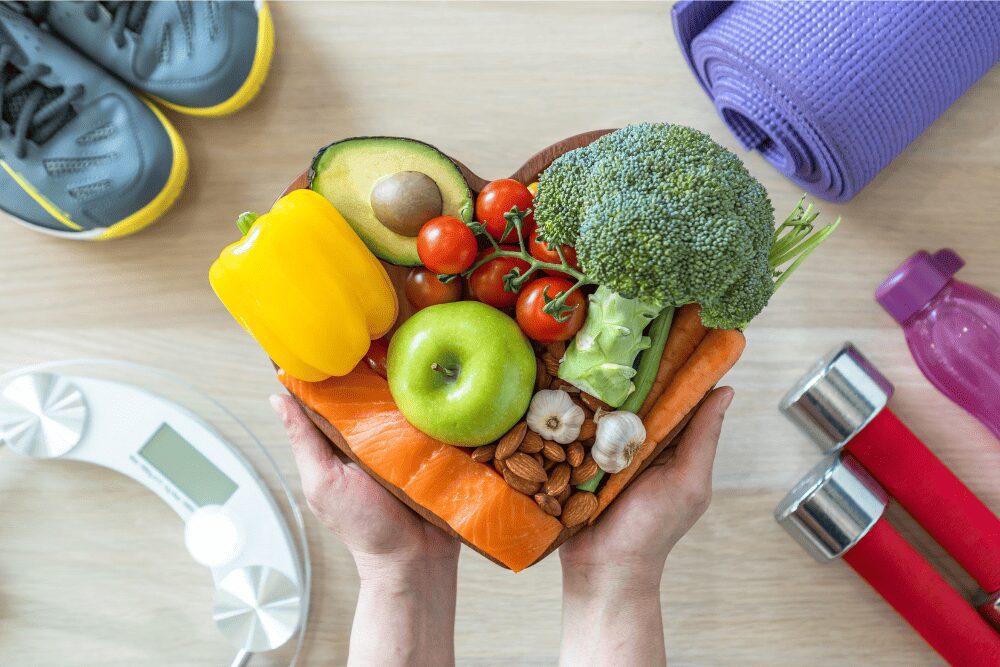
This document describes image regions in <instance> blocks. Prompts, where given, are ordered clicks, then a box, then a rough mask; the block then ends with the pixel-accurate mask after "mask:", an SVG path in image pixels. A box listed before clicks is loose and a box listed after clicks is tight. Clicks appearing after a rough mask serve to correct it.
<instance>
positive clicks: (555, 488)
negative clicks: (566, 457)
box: [542, 463, 571, 502]
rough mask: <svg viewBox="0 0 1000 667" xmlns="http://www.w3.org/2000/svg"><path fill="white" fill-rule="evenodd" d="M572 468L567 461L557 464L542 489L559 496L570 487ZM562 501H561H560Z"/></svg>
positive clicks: (551, 494)
mask: <svg viewBox="0 0 1000 667" xmlns="http://www.w3.org/2000/svg"><path fill="white" fill-rule="evenodd" d="M570 472H571V471H570V468H569V466H568V465H567V464H565V463H560V464H558V465H556V467H555V468H553V469H552V471H551V472H550V473H549V480H548V481H547V482H545V484H543V485H542V491H544V492H545V493H547V494H549V495H550V496H557V497H558V496H559V494H561V493H562V492H563V491H565V490H566V489H568V488H569V476H570ZM560 502H561V501H560Z"/></svg>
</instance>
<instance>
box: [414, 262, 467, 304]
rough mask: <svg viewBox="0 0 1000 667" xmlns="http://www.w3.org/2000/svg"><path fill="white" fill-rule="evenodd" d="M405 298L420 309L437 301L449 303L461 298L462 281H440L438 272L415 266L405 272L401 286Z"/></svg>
mask: <svg viewBox="0 0 1000 667" xmlns="http://www.w3.org/2000/svg"><path fill="white" fill-rule="evenodd" d="M403 290H404V291H405V292H406V300H407V301H409V302H410V304H411V305H412V306H413V307H414V308H416V309H417V310H420V309H421V308H426V307H428V306H435V305H437V304H439V303H451V302H452V301H458V300H459V299H461V298H462V283H461V282H460V281H458V280H450V281H448V282H446V283H443V282H441V279H440V278H438V274H437V273H435V272H434V271H431V270H429V269H425V268H424V267H422V266H415V267H413V268H412V269H410V272H409V273H408V274H406V284H405V285H404V287H403Z"/></svg>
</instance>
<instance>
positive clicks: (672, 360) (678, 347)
mask: <svg viewBox="0 0 1000 667" xmlns="http://www.w3.org/2000/svg"><path fill="white" fill-rule="evenodd" d="M699 310H700V306H699V305H698V304H696V303H689V304H688V305H686V306H681V307H680V308H678V309H677V312H676V313H675V315H674V317H673V321H672V322H671V324H670V335H669V336H667V344H666V345H665V346H664V348H663V354H661V355H660V364H659V368H657V369H656V378H655V379H654V380H653V386H652V387H650V389H649V393H648V394H646V398H645V400H644V401H643V402H642V407H641V408H639V411H638V415H639V416H640V417H645V416H646V415H647V414H648V413H649V411H650V409H652V407H653V405H654V404H655V403H656V401H657V399H659V398H660V396H661V395H662V394H663V392H664V391H665V390H666V388H667V387H668V386H669V385H670V383H671V382H673V379H674V376H675V375H677V371H679V370H680V369H681V366H683V365H684V362H685V361H687V360H688V358H690V356H691V355H692V354H694V351H695V348H697V347H698V344H699V343H701V339H702V338H704V337H705V334H706V333H708V329H707V328H706V327H705V325H704V324H702V323H701V318H700V317H699V315H698V311H699ZM626 404H628V401H626Z"/></svg>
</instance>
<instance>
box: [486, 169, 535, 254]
mask: <svg viewBox="0 0 1000 667" xmlns="http://www.w3.org/2000/svg"><path fill="white" fill-rule="evenodd" d="M532 199H533V195H532V194H531V191H529V190H528V188H526V187H525V186H524V184H523V183H519V182H518V181H515V180H514V179H513V178H501V179H499V180H496V181H492V182H490V183H489V184H487V185H486V187H484V188H483V189H482V191H481V192H480V193H479V196H478V197H476V220H478V221H479V222H480V223H482V225H483V226H484V227H485V229H486V233H487V234H489V235H490V236H491V237H493V238H494V239H495V240H497V241H499V242H500V243H503V242H504V241H514V240H516V236H515V235H513V234H512V232H511V230H509V229H507V219H506V218H505V217H504V216H506V215H507V214H508V213H509V212H510V211H511V209H513V208H514V207H517V210H519V211H521V212H524V211H527V210H528V209H529V208H531V200H532ZM524 222H525V224H526V225H527V226H528V227H531V226H533V225H534V221H533V218H532V216H531V214H528V215H527V216H526V217H525V219H524Z"/></svg>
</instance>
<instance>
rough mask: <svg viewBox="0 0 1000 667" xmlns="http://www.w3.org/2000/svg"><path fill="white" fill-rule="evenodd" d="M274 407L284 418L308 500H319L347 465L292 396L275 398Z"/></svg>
mask: <svg viewBox="0 0 1000 667" xmlns="http://www.w3.org/2000/svg"><path fill="white" fill-rule="evenodd" d="M268 400H269V401H270V403H271V407H272V408H273V409H274V411H275V412H276V413H278V417H280V418H281V421H282V423H283V424H284V426H285V432H286V433H287V434H288V440H289V442H290V443H291V445H292V455H293V457H294V458H295V466H296V467H297V468H298V469H299V477H300V478H301V479H302V492H303V494H304V495H305V497H306V498H318V497H321V496H322V492H323V490H325V489H327V488H328V487H329V485H330V483H331V482H332V481H333V476H334V473H335V472H336V471H338V470H339V469H340V468H341V467H342V466H343V465H344V464H343V462H342V461H341V460H340V459H339V458H337V456H336V455H335V454H334V452H333V447H332V446H331V445H330V442H329V440H327V439H326V437H325V436H324V435H323V434H322V433H320V432H319V429H317V428H316V426H315V425H314V424H313V423H312V421H311V420H310V419H309V417H307V416H306V414H305V413H304V412H303V411H302V408H300V407H299V405H298V403H296V402H295V401H294V400H293V399H292V397H291V396H278V395H272V396H271V397H270V398H269V399H268Z"/></svg>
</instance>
